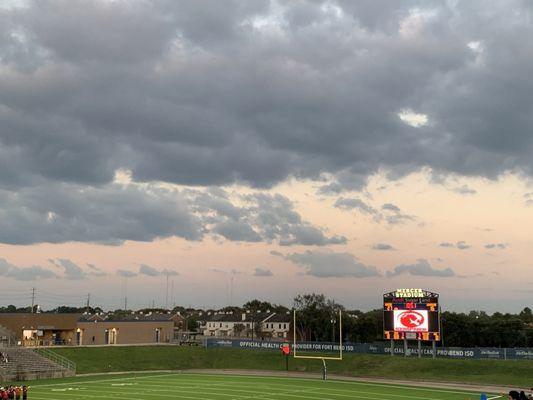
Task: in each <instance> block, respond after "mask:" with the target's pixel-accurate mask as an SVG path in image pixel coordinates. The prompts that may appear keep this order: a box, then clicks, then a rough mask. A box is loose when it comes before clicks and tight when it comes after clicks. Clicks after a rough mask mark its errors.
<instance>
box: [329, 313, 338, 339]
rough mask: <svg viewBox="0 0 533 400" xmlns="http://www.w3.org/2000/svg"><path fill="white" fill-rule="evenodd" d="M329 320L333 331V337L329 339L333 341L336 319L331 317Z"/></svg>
mask: <svg viewBox="0 0 533 400" xmlns="http://www.w3.org/2000/svg"><path fill="white" fill-rule="evenodd" d="M330 322H331V325H332V331H333V337H332V338H331V341H332V342H335V324H336V323H337V320H335V319H333V318H332V319H331V320H330Z"/></svg>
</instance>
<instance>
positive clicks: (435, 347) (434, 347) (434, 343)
mask: <svg viewBox="0 0 533 400" xmlns="http://www.w3.org/2000/svg"><path fill="white" fill-rule="evenodd" d="M431 345H432V347H433V349H432V350H433V351H432V353H433V358H437V342H436V341H435V339H433V340H432V341H431Z"/></svg>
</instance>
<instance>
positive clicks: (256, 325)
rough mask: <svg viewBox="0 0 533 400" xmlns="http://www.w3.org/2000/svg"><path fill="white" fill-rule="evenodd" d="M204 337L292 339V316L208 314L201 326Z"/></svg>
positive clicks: (268, 313)
mask: <svg viewBox="0 0 533 400" xmlns="http://www.w3.org/2000/svg"><path fill="white" fill-rule="evenodd" d="M200 328H201V330H202V331H203V334H204V336H215V337H237V338H240V337H242V338H257V339H271V338H277V339H287V338H289V337H290V329H291V317H290V314H280V313H272V312H270V311H268V312H258V313H250V312H246V313H242V314H241V313H238V314H234V313H232V312H229V313H224V312H222V313H216V312H215V313H208V314H207V315H206V316H205V318H204V320H203V321H202V324H201V327H200Z"/></svg>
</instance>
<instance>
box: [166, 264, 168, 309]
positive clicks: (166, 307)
mask: <svg viewBox="0 0 533 400" xmlns="http://www.w3.org/2000/svg"><path fill="white" fill-rule="evenodd" d="M166 274H167V290H166V294H165V310H168V271H166Z"/></svg>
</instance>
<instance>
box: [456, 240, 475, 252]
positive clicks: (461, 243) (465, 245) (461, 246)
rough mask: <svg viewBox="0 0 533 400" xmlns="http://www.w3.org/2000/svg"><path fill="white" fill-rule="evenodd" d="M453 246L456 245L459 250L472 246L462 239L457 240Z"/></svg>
mask: <svg viewBox="0 0 533 400" xmlns="http://www.w3.org/2000/svg"><path fill="white" fill-rule="evenodd" d="M455 247H457V248H458V249H459V250H468V249H470V248H472V246H470V245H469V244H467V243H466V242H464V241H460V242H457V243H456V244H455Z"/></svg>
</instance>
